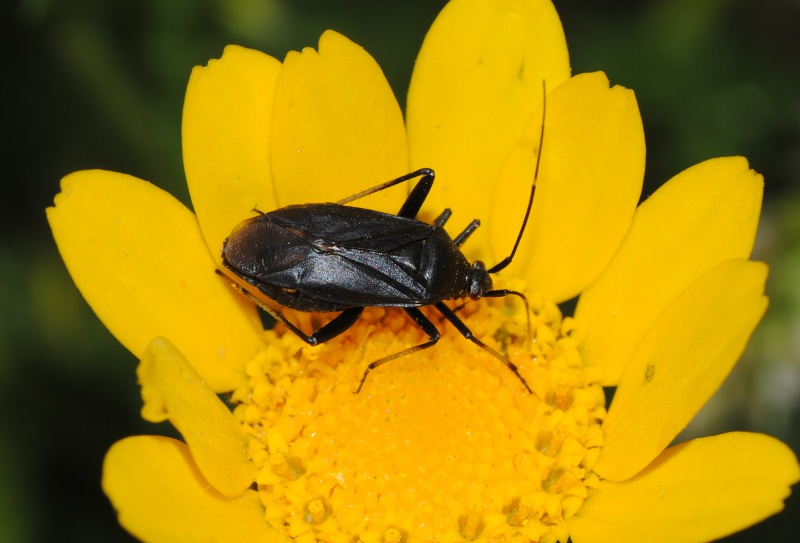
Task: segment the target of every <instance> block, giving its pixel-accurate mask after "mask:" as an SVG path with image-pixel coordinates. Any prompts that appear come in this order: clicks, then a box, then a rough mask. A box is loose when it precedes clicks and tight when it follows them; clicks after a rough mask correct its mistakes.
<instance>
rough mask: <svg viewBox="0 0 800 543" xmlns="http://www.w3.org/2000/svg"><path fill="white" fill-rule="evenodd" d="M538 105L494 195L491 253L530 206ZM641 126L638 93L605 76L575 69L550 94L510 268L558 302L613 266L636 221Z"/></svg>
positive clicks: (505, 246) (506, 241)
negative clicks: (528, 215)
mask: <svg viewBox="0 0 800 543" xmlns="http://www.w3.org/2000/svg"><path fill="white" fill-rule="evenodd" d="M541 124H542V112H541V107H539V109H538V111H537V112H535V113H534V114H533V116H532V117H531V121H530V122H529V123H528V127H527V129H526V131H525V135H524V136H523V138H522V139H521V140H520V141H519V142H518V143H517V145H516V146H515V147H514V149H513V151H512V153H511V155H510V156H509V159H508V161H507V162H506V165H505V167H504V169H503V173H502V175H501V178H500V182H499V184H498V189H497V191H496V192H495V196H494V198H495V201H494V212H493V214H492V219H491V223H490V226H491V230H490V232H491V236H492V241H493V243H494V245H493V248H494V255H495V256H496V257H503V256H505V255H508V254H510V252H511V248H512V247H513V244H514V241H515V240H516V236H517V233H518V231H519V228H520V225H521V222H522V218H523V216H524V214H525V207H526V206H527V203H528V199H527V196H528V194H529V193H530V190H531V182H532V180H533V178H534V172H535V169H536V159H537V152H538V149H539V138H540V136H541ZM644 157H645V148H644V131H643V128H642V119H641V116H640V115H639V107H638V105H637V104H636V98H635V97H634V95H633V92H632V91H630V90H628V89H625V88H622V87H613V88H611V89H609V88H608V79H607V78H606V76H605V74H603V73H600V72H597V73H592V74H581V75H578V76H575V77H573V78H571V79H569V80H567V81H566V82H565V83H563V84H562V85H560V86H559V87H558V88H557V89H554V90H553V92H551V93H549V94H548V95H547V103H546V112H545V135H544V143H543V147H542V159H541V164H540V165H539V175H538V180H537V183H536V195H535V198H534V205H533V210H532V215H531V218H530V221H529V223H528V225H527V227H526V230H525V236H524V238H523V241H522V243H521V245H520V248H519V250H518V251H517V254H516V256H515V260H514V264H513V267H512V268H511V271H512V273H514V275H518V276H519V275H523V276H524V277H525V278H526V279H527V284H528V288H529V289H530V290H533V291H535V290H541V291H543V292H545V293H547V294H548V295H549V299H551V300H554V301H556V302H561V301H564V300H567V299H569V298H572V297H574V296H576V295H577V294H578V293H580V292H581V291H582V290H583V289H585V288H586V287H587V286H588V285H589V284H590V283H591V282H592V281H593V280H594V279H596V278H597V276H598V275H600V272H602V271H603V269H604V268H605V267H606V266H607V265H608V262H609V261H610V260H611V257H612V256H613V255H614V253H615V251H616V250H617V248H618V247H619V244H620V243H621V241H622V239H623V237H624V236H625V233H626V232H627V231H628V228H629V227H630V223H631V220H632V219H633V213H634V211H635V210H636V204H637V203H638V201H639V194H640V193H641V191H642V180H643V178H644Z"/></svg>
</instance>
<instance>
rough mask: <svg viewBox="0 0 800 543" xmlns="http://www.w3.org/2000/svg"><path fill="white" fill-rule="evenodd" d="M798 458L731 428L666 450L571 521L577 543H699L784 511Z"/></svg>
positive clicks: (602, 491)
mask: <svg viewBox="0 0 800 543" xmlns="http://www.w3.org/2000/svg"><path fill="white" fill-rule="evenodd" d="M798 478H800V470H798V465H797V459H796V458H795V456H794V454H793V453H792V451H791V450H790V449H789V447H787V446H786V445H784V444H783V443H781V442H780V441H778V440H776V439H774V438H771V437H769V436H765V435H762V434H748V433H738V432H737V433H730V434H723V435H719V436H714V437H709V438H705V439H696V440H694V441H690V442H688V443H683V444H681V445H677V446H675V447H671V448H669V449H667V450H666V451H664V453H662V454H661V456H659V457H658V459H656V460H655V461H654V462H653V464H652V465H651V466H649V467H648V468H647V469H646V470H645V471H644V472H642V473H640V474H639V475H637V476H636V477H635V478H633V479H631V480H629V481H626V482H624V483H613V482H610V481H603V482H602V483H601V484H600V488H599V489H598V490H597V492H596V493H593V494H590V495H589V499H587V500H586V502H585V503H584V504H583V506H582V507H581V509H580V510H579V511H578V513H577V515H575V516H574V517H572V518H571V519H570V520H569V521H568V522H569V527H570V535H571V537H572V540H573V541H574V542H575V543H606V542H608V543H627V542H631V543H633V542H639V541H647V542H648V543H660V542H664V543H683V542H686V543H694V542H696V541H711V540H712V539H717V538H719V537H722V536H725V535H727V534H730V533H733V532H736V531H738V530H741V529H743V528H746V527H747V526H750V525H752V524H755V523H756V522H758V521H760V520H762V519H764V518H766V517H768V516H770V515H774V514H775V513H777V512H778V511H780V510H782V509H783V500H784V499H785V498H786V497H787V496H788V495H789V492H790V490H789V486H790V485H792V484H794V483H796V482H797V480H798Z"/></svg>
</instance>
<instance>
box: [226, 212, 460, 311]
mask: <svg viewBox="0 0 800 543" xmlns="http://www.w3.org/2000/svg"><path fill="white" fill-rule="evenodd" d="M223 256H224V258H225V260H224V263H225V266H226V267H227V268H228V269H230V270H231V271H233V272H234V273H236V274H237V275H239V277H241V278H242V279H244V280H245V281H247V282H248V283H250V284H251V285H253V286H254V287H256V288H258V290H259V291H261V293H263V294H264V295H266V296H267V297H269V298H270V299H272V300H275V301H276V302H277V303H278V304H280V305H282V306H285V307H291V308H292V309H297V310H300V311H344V310H345V309H350V308H352V307H365V306H394V307H419V306H423V305H431V304H434V303H436V302H440V301H442V300H450V299H454V298H463V297H465V296H467V291H466V288H465V287H466V285H467V281H468V278H469V276H470V270H471V266H470V263H469V262H468V261H467V259H466V258H465V257H464V255H463V254H462V253H461V251H459V249H458V247H456V246H455V244H454V243H453V240H452V239H450V236H449V235H448V234H447V232H445V230H444V228H442V227H441V226H436V225H430V224H426V223H424V222H421V221H418V220H416V219H412V218H407V217H400V216H397V215H389V214H387V213H380V212H378V211H372V210H369V209H361V208H357V207H348V206H343V205H338V204H309V205H295V206H289V207H284V208H282V209H278V210H276V211H271V212H269V213H264V214H262V215H258V216H256V217H253V218H251V219H248V220H247V221H245V222H243V223H241V224H240V225H239V226H238V227H237V228H236V230H234V231H233V233H231V235H230V237H229V238H228V241H227V242H226V244H225V248H224V251H223Z"/></svg>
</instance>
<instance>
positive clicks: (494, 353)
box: [435, 302, 533, 394]
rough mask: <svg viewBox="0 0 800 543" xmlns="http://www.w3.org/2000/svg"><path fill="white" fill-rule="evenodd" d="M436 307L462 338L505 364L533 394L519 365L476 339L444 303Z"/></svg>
mask: <svg viewBox="0 0 800 543" xmlns="http://www.w3.org/2000/svg"><path fill="white" fill-rule="evenodd" d="M435 305H436V309H438V310H439V311H440V312H441V313H442V315H444V317H445V318H446V319H447V320H449V321H450V324H452V325H453V326H455V327H456V330H458V331H459V332H461V335H462V336H464V337H465V338H467V339H468V340H470V341H471V342H472V343H474V344H475V345H477V346H478V347H480V348H481V349H483V350H484V351H486V352H487V353H489V354H490V355H492V356H494V357H495V358H497V359H498V360H499V361H500V362H502V363H503V364H505V365H506V366H507V367H508V369H510V370H511V371H512V372H514V375H516V376H517V379H519V380H520V382H521V383H522V384H523V385H524V386H525V388H526V389H527V390H528V392H530V393H531V394H533V391H532V390H531V387H529V386H528V383H527V381H525V379H524V378H523V377H522V375H520V374H519V370H518V369H517V365H516V364H514V363H513V362H512V361H511V360H509V359H508V358H506V357H505V356H503V355H502V354H500V353H498V352H497V351H495V350H494V349H492V348H491V347H489V346H488V345H486V344H485V343H484V342H483V341H481V340H479V339H478V338H476V337H475V334H473V333H472V330H470V329H469V328H468V327H467V325H466V324H464V322H463V321H462V320H461V319H459V318H458V316H457V315H456V314H455V313H454V312H453V310H452V309H450V308H449V307H447V306H446V305H445V304H444V303H442V302H439V303H438V304H435Z"/></svg>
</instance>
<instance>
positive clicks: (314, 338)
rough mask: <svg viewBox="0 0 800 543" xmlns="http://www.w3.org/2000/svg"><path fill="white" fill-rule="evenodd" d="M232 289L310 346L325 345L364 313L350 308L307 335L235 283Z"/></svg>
mask: <svg viewBox="0 0 800 543" xmlns="http://www.w3.org/2000/svg"><path fill="white" fill-rule="evenodd" d="M216 272H217V275H220V276H222V277H224V278H225V279H228V277H227V276H226V275H225V274H224V273H222V272H221V271H220V270H216ZM231 285H232V286H233V288H235V289H236V290H238V291H239V292H241V293H242V294H244V295H245V296H247V297H248V298H249V299H250V301H251V302H253V303H254V304H256V305H257V306H258V307H260V308H261V309H263V310H264V311H266V312H267V313H268V314H269V315H270V316H271V317H272V318H274V319H275V320H277V321H279V322H281V323H282V324H283V325H284V326H286V328H288V329H289V331H290V332H292V333H293V334H294V335H296V336H297V337H299V338H300V339H302V340H303V341H305V342H306V343H308V344H309V345H311V346H315V345H319V344H320V343H325V342H327V341H330V340H332V339H333V338H335V337H336V336H338V335H339V334H341V333H343V332H346V331H347V330H348V329H349V328H350V327H351V326H353V325H354V324H355V323H356V321H357V320H358V318H359V317H360V316H361V313H362V312H363V311H364V308H363V307H351V308H349V309H345V310H344V311H342V312H341V313H339V314H338V315H336V316H335V317H334V318H333V319H332V320H331V321H329V322H327V323H326V324H325V325H324V326H323V327H322V328H320V329H319V330H317V331H316V332H314V333H313V334H311V335H309V334H306V333H305V332H303V331H302V330H301V329H300V328H298V327H297V326H296V325H295V324H294V323H292V321H290V320H289V319H287V318H286V316H285V315H284V314H283V313H281V312H280V311H278V310H277V309H273V308H271V307H270V306H268V305H267V304H265V303H264V302H263V301H261V300H260V299H259V298H258V297H257V296H255V295H254V294H252V293H251V292H248V291H247V290H246V289H245V288H243V287H242V286H241V285H239V284H238V283H235V282H231Z"/></svg>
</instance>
